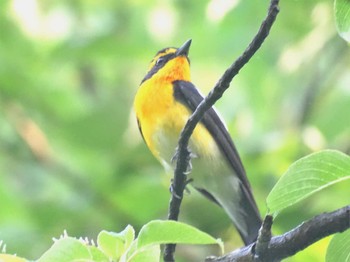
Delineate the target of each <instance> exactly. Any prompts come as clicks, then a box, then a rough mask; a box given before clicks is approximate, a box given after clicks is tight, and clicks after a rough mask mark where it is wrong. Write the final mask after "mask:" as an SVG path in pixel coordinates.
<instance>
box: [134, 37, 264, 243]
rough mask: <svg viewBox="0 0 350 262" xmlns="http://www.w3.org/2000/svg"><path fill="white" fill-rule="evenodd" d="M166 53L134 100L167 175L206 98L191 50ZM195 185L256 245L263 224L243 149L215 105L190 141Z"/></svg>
mask: <svg viewBox="0 0 350 262" xmlns="http://www.w3.org/2000/svg"><path fill="white" fill-rule="evenodd" d="M191 42H192V40H191V39H190V40H188V41H186V42H185V43H184V44H183V45H182V46H181V47H179V48H175V47H168V48H164V49H162V50H160V51H159V52H158V53H157V54H156V55H155V57H154V58H153V59H152V60H151V62H150V65H149V68H148V72H147V74H146V76H145V77H144V78H143V79H142V81H141V84H140V86H139V88H138V90H137V92H136V95H135V98H134V111H135V114H136V119H137V124H138V127H139V130H140V133H141V136H142V138H143V140H144V141H145V143H146V145H147V146H148V148H149V149H150V151H151V152H152V154H153V155H154V156H155V157H156V158H157V159H158V160H159V162H160V163H161V164H162V165H163V166H164V168H165V169H166V170H167V171H170V170H173V169H174V168H175V163H174V156H175V155H176V148H177V143H178V139H179V136H180V133H181V131H182V129H183V127H184V125H185V123H186V121H187V120H188V118H189V117H190V115H191V114H192V113H193V112H194V110H195V109H196V107H197V106H198V105H199V103H200V102H201V101H202V100H203V99H204V98H203V95H202V94H201V93H200V92H199V91H198V89H197V88H196V87H195V86H194V84H193V83H192V82H191V74H190V59H189V49H190V46H191ZM188 149H189V151H190V155H191V161H190V166H191V167H190V169H191V172H190V174H189V176H191V179H190V181H191V186H193V188H195V189H196V190H198V191H199V192H200V193H201V194H202V195H204V196H205V197H207V198H208V199H209V200H211V201H213V202H214V203H216V204H218V205H219V206H220V207H222V208H223V209H224V211H225V212H226V214H227V215H228V217H229V218H230V219H231V220H232V222H233V224H234V226H235V227H236V229H237V231H238V233H239V234H240V236H241V238H242V240H243V242H244V244H245V245H249V244H251V243H253V242H255V241H256V239H257V236H258V231H259V228H260V226H261V224H262V220H261V217H260V214H259V210H258V207H257V204H256V202H255V199H254V196H253V193H252V190H251V186H250V183H249V181H248V178H247V176H246V172H245V169H244V167H243V164H242V161H241V159H240V156H239V154H238V151H237V149H236V147H235V145H234V143H233V141H232V139H231V137H230V135H229V132H228V130H227V128H226V125H225V124H224V121H223V120H222V118H221V117H220V115H219V114H218V113H217V110H216V109H215V108H214V107H211V108H210V109H209V110H207V111H206V113H205V114H204V116H203V118H202V119H201V121H200V122H199V123H198V124H197V126H196V128H195V129H194V131H193V134H192V136H191V138H190V140H189V144H188Z"/></svg>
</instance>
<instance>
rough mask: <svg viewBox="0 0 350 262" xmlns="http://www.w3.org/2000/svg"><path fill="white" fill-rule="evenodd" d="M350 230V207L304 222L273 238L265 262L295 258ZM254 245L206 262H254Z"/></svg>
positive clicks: (264, 256)
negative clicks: (311, 247)
mask: <svg viewBox="0 0 350 262" xmlns="http://www.w3.org/2000/svg"><path fill="white" fill-rule="evenodd" d="M348 229H350V205H349V206H345V207H343V208H340V209H338V210H336V211H333V212H330V213H323V214H321V215H318V216H315V217H313V218H311V219H310V220H308V221H306V222H303V223H302V224H300V225H299V226H297V227H295V228H294V229H292V230H291V231H289V232H287V233H284V234H283V235H280V236H275V237H272V239H271V241H270V243H269V246H268V248H267V250H265V251H264V252H265V254H264V255H263V258H264V260H263V261H271V262H273V261H280V260H282V259H284V258H287V257H290V256H293V255H294V254H296V253H298V252H299V251H301V250H303V249H305V248H307V247H308V246H310V245H312V244H313V243H315V242H317V241H318V240H320V239H322V238H325V237H327V236H330V235H332V234H335V233H340V232H344V231H346V230H348ZM252 245H254V243H253V244H251V245H249V246H247V247H244V248H241V249H239V250H235V251H233V252H231V253H230V254H227V255H225V256H223V257H218V258H213V257H211V258H207V259H206V262H233V261H235V262H240V261H245V262H249V261H253V256H252V254H251V252H250V250H251V248H252Z"/></svg>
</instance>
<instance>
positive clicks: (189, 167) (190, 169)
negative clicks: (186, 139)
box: [171, 148, 198, 175]
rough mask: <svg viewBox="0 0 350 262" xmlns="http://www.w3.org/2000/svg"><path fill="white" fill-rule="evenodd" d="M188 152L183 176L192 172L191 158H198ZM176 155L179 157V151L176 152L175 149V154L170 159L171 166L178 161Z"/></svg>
mask: <svg viewBox="0 0 350 262" xmlns="http://www.w3.org/2000/svg"><path fill="white" fill-rule="evenodd" d="M188 151H189V152H190V153H189V155H188V159H187V163H188V164H187V167H186V170H185V172H184V175H189V174H190V173H191V171H192V159H193V158H198V156H197V155H196V154H195V153H192V152H191V151H190V150H189V149H188ZM178 155H179V151H178V148H176V151H175V154H174V156H173V157H172V158H171V163H172V164H173V165H175V164H176V161H177V159H178Z"/></svg>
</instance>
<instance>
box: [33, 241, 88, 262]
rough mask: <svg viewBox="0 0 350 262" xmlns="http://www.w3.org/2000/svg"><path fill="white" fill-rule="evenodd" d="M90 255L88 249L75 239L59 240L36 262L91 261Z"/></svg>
mask: <svg viewBox="0 0 350 262" xmlns="http://www.w3.org/2000/svg"><path fill="white" fill-rule="evenodd" d="M91 259H92V255H91V253H90V250H89V247H88V246H87V245H86V244H84V243H83V242H81V241H79V240H78V239H76V238H72V237H65V238H61V239H59V240H57V241H55V243H54V244H53V245H52V246H51V247H50V249H49V250H48V251H46V252H45V253H44V254H43V255H42V256H41V257H40V258H39V260H38V262H54V261H74V260H80V261H91Z"/></svg>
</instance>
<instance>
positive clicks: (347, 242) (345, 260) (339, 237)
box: [326, 230, 350, 262]
mask: <svg viewBox="0 0 350 262" xmlns="http://www.w3.org/2000/svg"><path fill="white" fill-rule="evenodd" d="M339 261H342V262H349V261H350V230H347V231H345V232H343V233H339V234H336V235H335V236H334V237H333V238H332V240H331V242H330V243H329V246H328V249H327V254H326V262H339Z"/></svg>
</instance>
